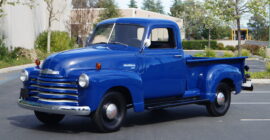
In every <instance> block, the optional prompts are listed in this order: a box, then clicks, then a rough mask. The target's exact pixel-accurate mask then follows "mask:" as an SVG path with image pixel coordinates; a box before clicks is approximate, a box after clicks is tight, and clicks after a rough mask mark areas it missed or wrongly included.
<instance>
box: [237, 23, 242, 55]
mask: <svg viewBox="0 0 270 140" xmlns="http://www.w3.org/2000/svg"><path fill="white" fill-rule="evenodd" d="M236 22H237V36H238V45H237V51H238V52H237V56H241V50H242V48H241V27H240V18H237V19H236Z"/></svg>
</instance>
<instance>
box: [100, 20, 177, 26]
mask: <svg viewBox="0 0 270 140" xmlns="http://www.w3.org/2000/svg"><path fill="white" fill-rule="evenodd" d="M113 23H123V24H140V25H153V24H157V23H158V24H173V25H176V23H175V22H174V21H171V20H167V19H159V18H113V19H107V20H104V21H102V22H100V23H99V24H113Z"/></svg>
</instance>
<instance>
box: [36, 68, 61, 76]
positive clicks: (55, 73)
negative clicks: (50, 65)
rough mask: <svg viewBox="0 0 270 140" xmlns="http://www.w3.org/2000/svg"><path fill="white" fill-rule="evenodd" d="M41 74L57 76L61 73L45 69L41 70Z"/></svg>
mask: <svg viewBox="0 0 270 140" xmlns="http://www.w3.org/2000/svg"><path fill="white" fill-rule="evenodd" d="M40 73H42V74H54V75H57V74H59V71H53V70H51V69H44V70H41V71H40Z"/></svg>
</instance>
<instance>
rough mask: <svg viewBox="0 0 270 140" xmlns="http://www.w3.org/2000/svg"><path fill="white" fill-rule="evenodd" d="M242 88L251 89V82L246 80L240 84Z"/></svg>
mask: <svg viewBox="0 0 270 140" xmlns="http://www.w3.org/2000/svg"><path fill="white" fill-rule="evenodd" d="M242 89H243V90H249V91H253V84H252V82H251V81H246V82H245V83H243V84H242Z"/></svg>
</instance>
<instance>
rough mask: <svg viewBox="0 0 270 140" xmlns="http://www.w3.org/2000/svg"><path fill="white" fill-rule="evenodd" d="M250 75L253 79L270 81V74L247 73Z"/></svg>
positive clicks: (264, 72) (265, 72)
mask: <svg viewBox="0 0 270 140" xmlns="http://www.w3.org/2000/svg"><path fill="white" fill-rule="evenodd" d="M247 73H248V74H250V76H251V79H270V72H267V71H263V72H247Z"/></svg>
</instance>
